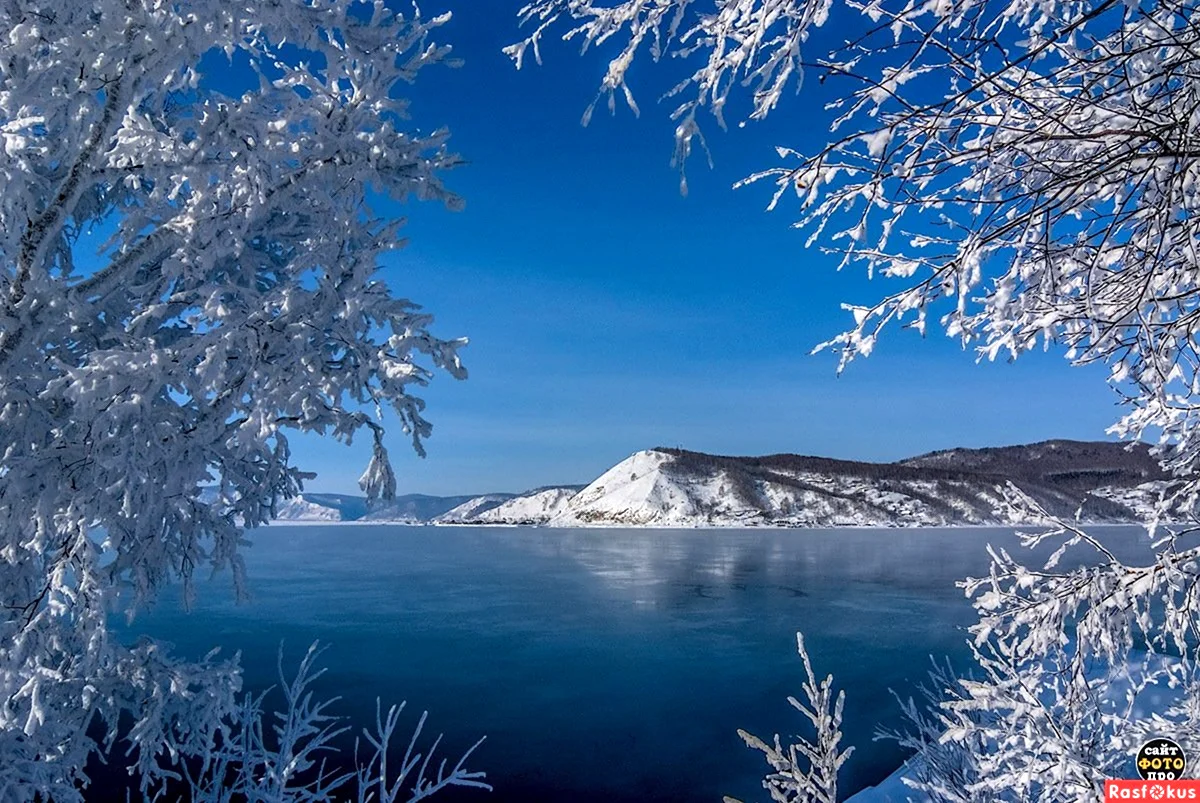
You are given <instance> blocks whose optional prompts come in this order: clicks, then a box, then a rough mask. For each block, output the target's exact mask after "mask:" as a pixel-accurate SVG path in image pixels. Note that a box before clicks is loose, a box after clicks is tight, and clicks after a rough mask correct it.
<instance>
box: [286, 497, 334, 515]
mask: <svg viewBox="0 0 1200 803" xmlns="http://www.w3.org/2000/svg"><path fill="white" fill-rule="evenodd" d="M275 521H342V513H341V511H340V510H338V509H337V508H333V507H326V506H325V505H319V504H317V503H316V502H310V501H308V500H307V499H305V498H304V497H303V496H296V497H293V498H291V499H288V500H286V501H283V502H280V503H279V507H278V508H277V509H276V514H275Z"/></svg>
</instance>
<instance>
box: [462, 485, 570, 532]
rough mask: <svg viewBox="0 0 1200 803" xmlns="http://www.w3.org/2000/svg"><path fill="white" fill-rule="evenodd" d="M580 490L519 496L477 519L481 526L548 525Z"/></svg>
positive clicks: (558, 490) (551, 491)
mask: <svg viewBox="0 0 1200 803" xmlns="http://www.w3.org/2000/svg"><path fill="white" fill-rule="evenodd" d="M578 490H579V489H578V488H545V489H543V490H540V491H535V492H533V493H529V494H525V495H524V496H518V497H516V498H515V499H509V500H508V501H506V502H504V503H502V504H500V505H497V506H496V507H494V508H492V509H491V510H486V511H484V512H483V513H480V514H479V515H477V516H476V517H475V519H476V521H478V522H480V523H481V524H546V523H548V522H550V521H551V520H552V519H554V518H556V517H557V516H559V515H561V514H562V513H563V512H565V511H566V509H567V504H568V503H569V502H570V500H571V498H572V497H574V496H575V494H576V492H577V491H578Z"/></svg>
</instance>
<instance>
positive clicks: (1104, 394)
mask: <svg viewBox="0 0 1200 803" xmlns="http://www.w3.org/2000/svg"><path fill="white" fill-rule="evenodd" d="M449 5H451V4H450V3H447V2H446V1H445V0H442V2H439V3H428V2H427V3H423V4H422V8H423V10H424V11H425V12H426V13H427V14H429V13H435V12H437V11H439V10H440V9H441V8H442V7H444V6H449ZM452 5H453V6H456V8H455V15H456V16H455V19H454V20H453V21H452V22H451V23H450V24H449V25H448V26H447V27H446V28H445V29H443V30H444V38H445V39H447V40H449V41H450V42H451V43H452V44H453V45H454V47H455V51H456V55H458V56H459V57H461V58H463V59H465V64H464V66H463V67H462V68H460V69H456V70H451V69H435V70H430V71H428V72H427V73H424V74H422V76H421V78H420V80H419V82H418V84H417V85H416V86H415V87H414V88H413V90H412V97H413V101H414V103H413V117H414V122H415V124H417V125H420V126H422V127H426V128H434V127H437V126H440V125H448V126H449V127H450V128H451V130H452V132H453V139H452V142H453V145H454V147H455V149H456V150H457V151H458V152H459V153H460V154H461V155H462V156H464V157H465V158H466V159H467V160H468V162H469V163H468V164H467V165H466V166H464V167H462V168H461V169H458V170H456V171H453V172H452V173H450V174H448V176H447V182H448V184H449V185H450V186H451V187H452V188H453V189H454V190H456V191H457V192H459V193H460V194H462V195H463V196H464V197H465V198H466V202H467V206H466V209H465V211H463V212H458V213H450V212H447V211H445V210H442V209H440V208H436V207H432V206H407V207H405V208H404V209H398V210H397V211H398V212H399V213H402V214H404V215H406V216H407V217H408V218H409V226H408V229H407V235H408V237H409V238H410V239H411V243H410V245H409V246H408V247H407V248H406V249H404V250H403V251H401V252H399V253H397V254H394V255H392V256H391V257H389V259H388V260H387V262H386V263H385V266H384V270H383V275H384V278H385V279H386V281H387V282H388V283H389V284H390V285H391V287H392V288H393V290H394V291H395V292H396V293H397V294H399V295H404V296H406V297H409V298H412V299H413V300H415V301H417V302H419V303H421V304H423V305H424V306H425V307H426V308H427V309H429V310H430V311H431V312H433V313H434V315H435V316H436V318H437V322H438V323H437V326H436V331H437V332H438V333H439V334H440V335H441V336H443V337H454V336H460V335H465V336H467V337H469V338H471V345H470V346H469V347H468V348H467V349H466V350H465V351H464V354H463V356H464V359H465V361H466V363H467V366H468V369H469V370H470V373H471V377H470V379H468V380H467V381H465V382H456V381H455V380H453V379H451V378H449V377H448V376H439V377H438V378H437V379H436V380H435V382H434V383H433V385H432V386H431V387H430V388H428V389H427V392H426V394H425V398H426V399H427V401H428V402H429V408H428V417H429V418H430V419H431V420H432V421H433V423H434V436H433V438H431V439H430V441H429V442H428V444H427V447H428V451H429V455H428V457H427V458H425V459H423V460H422V459H419V458H417V457H416V456H415V455H413V454H412V453H411V449H410V448H409V446H408V445H407V439H406V438H405V437H404V436H403V435H402V434H401V433H400V432H399V431H398V430H397V431H395V432H394V434H393V435H392V436H391V439H390V447H391V452H392V456H393V459H394V461H395V463H396V468H397V472H398V475H399V481H400V492H401V493H412V492H421V493H433V494H452V493H481V492H485V491H521V490H525V489H528V488H532V487H536V486H540V485H549V484H554V483H582V482H588V481H590V480H591V479H593V478H595V477H596V476H597V475H598V474H600V473H601V472H602V471H604V470H605V469H607V468H608V467H609V466H611V465H612V464H614V463H616V462H618V461H619V460H621V459H623V458H624V457H626V456H628V455H629V454H630V453H631V452H634V451H636V450H639V449H644V448H648V447H651V446H655V445H667V446H682V447H684V448H688V449H695V450H699V451H707V452H716V453H722V454H764V453H774V452H797V453H802V454H817V455H827V456H832V457H842V458H851V459H862V460H894V459H899V458H902V457H905V456H910V455H913V454H917V453H920V452H925V451H930V450H933V449H940V448H947V447H951V446H988V445H1002V444H1011V443H1023V442H1030V441H1036V440H1043V439H1046V438H1052V437H1063V438H1078V439H1101V438H1104V437H1106V436H1105V434H1104V429H1105V427H1106V426H1108V425H1109V424H1111V423H1112V422H1113V421H1115V420H1116V418H1117V417H1118V415H1119V412H1120V410H1119V408H1118V407H1116V406H1115V401H1116V397H1115V396H1114V395H1113V394H1112V392H1111V391H1109V390H1108V389H1107V387H1106V385H1105V384H1104V375H1105V374H1104V371H1103V369H1100V368H1095V369H1079V368H1070V367H1068V366H1067V364H1066V363H1065V362H1064V361H1063V360H1062V358H1061V357H1060V356H1058V355H1055V354H1041V353H1039V354H1033V355H1029V356H1028V357H1024V358H1022V359H1021V360H1020V361H1019V362H1017V363H1014V364H976V363H975V359H974V356H973V355H972V354H970V353H966V352H963V351H962V349H961V348H960V347H959V346H958V345H957V343H955V342H953V341H950V340H949V339H947V338H945V337H944V336H942V335H940V334H938V333H936V332H935V330H933V329H932V328H931V330H930V335H929V337H928V338H926V339H921V338H920V337H918V336H917V335H915V334H913V333H911V332H905V331H899V330H897V331H894V332H892V333H891V337H890V338H887V339H885V341H884V342H882V343H881V344H880V345H879V346H878V347H877V349H876V352H875V353H874V354H873V355H872V357H871V358H870V359H869V360H866V361H862V362H859V363H856V364H854V365H852V366H851V367H850V368H849V369H848V371H847V372H846V373H844V374H843V375H842V376H841V377H840V378H839V377H837V376H836V373H835V368H836V359H835V358H834V357H833V356H832V355H830V354H821V355H817V356H809V352H810V350H811V349H812V347H813V346H814V345H816V344H817V343H819V342H821V341H823V340H825V339H827V338H828V337H831V336H832V335H834V334H836V333H837V332H839V331H841V329H842V328H844V326H845V325H846V324H847V321H848V316H847V314H846V313H844V312H843V311H842V310H841V309H840V307H839V304H840V303H841V302H843V301H845V302H860V303H861V302H865V301H869V300H872V299H874V298H877V297H878V296H880V295H881V294H883V293H884V292H885V291H886V289H887V287H888V285H887V283H886V282H884V281H880V280H877V281H874V282H868V281H867V280H866V279H865V277H863V276H862V275H860V272H858V271H856V270H854V269H847V270H846V271H843V272H841V273H839V272H837V271H836V260H834V259H833V258H831V257H828V256H826V255H823V254H821V253H820V252H819V251H818V250H816V249H808V250H806V249H805V247H804V246H805V239H806V235H805V234H803V233H800V232H797V231H795V230H793V229H791V228H789V224H790V223H791V221H792V217H791V214H792V210H789V209H787V208H786V207H785V208H783V209H781V210H780V211H777V212H774V213H767V212H765V211H764V207H765V205H766V202H767V200H768V199H769V195H770V188H769V187H766V186H759V187H751V188H748V189H742V190H738V191H734V190H733V189H731V185H732V184H733V182H734V181H736V180H737V179H739V178H742V177H744V176H745V175H747V174H748V173H750V172H752V171H753V170H754V169H755V168H760V167H765V166H769V165H771V164H772V163H773V162H772V160H773V159H774V153H773V146H775V145H779V144H787V145H789V146H800V147H804V146H809V147H813V146H815V145H817V144H819V143H820V141H821V138H822V137H823V136H824V135H825V130H826V124H825V123H824V120H825V119H826V116H825V113H824V112H823V111H822V110H821V106H822V104H823V102H824V99H825V98H824V97H823V96H821V95H819V94H817V92H834V91H837V89H838V87H837V86H836V85H827V86H825V87H822V88H820V89H817V90H815V91H809V89H807V88H806V90H805V91H804V92H802V93H801V94H800V95H799V96H796V97H791V98H789V99H788V101H787V102H786V104H785V106H784V107H783V108H781V109H780V110H779V111H778V112H777V113H776V114H775V116H773V117H772V118H771V119H770V120H768V121H766V122H764V123H760V124H748V125H747V126H746V127H745V128H742V129H738V128H733V129H731V130H730V131H729V132H728V133H725V132H720V131H718V130H717V129H716V128H715V126H710V131H709V132H708V133H709V135H710V144H711V146H712V150H713V154H714V159H715V163H716V164H715V168H714V169H712V170H710V169H708V167H707V166H706V165H705V164H704V163H703V162H702V161H700V160H694V161H693V163H692V165H691V167H690V169H689V184H690V192H689V194H688V196H687V197H686V198H685V197H681V195H680V193H679V189H678V175H677V173H676V171H675V169H674V168H672V167H671V165H670V155H671V148H672V130H673V126H672V125H671V123H670V121H669V120H668V119H667V112H668V106H667V105H666V104H663V103H657V102H656V99H657V96H658V90H661V88H662V87H663V86H664V84H665V83H666V81H665V78H664V77H663V74H662V73H661V72H659V71H657V70H655V69H654V68H653V65H651V64H650V63H649V62H646V63H644V64H642V65H640V66H641V68H642V69H641V70H640V71H638V72H637V74H636V75H635V76H634V79H635V81H638V82H641V83H635V84H634V91H635V93H637V95H638V100H639V103H640V104H641V107H642V117H641V118H640V119H638V118H634V117H633V116H632V114H630V113H629V112H628V110H626V109H624V108H619V109H618V113H617V115H616V116H615V117H610V116H609V115H608V114H607V113H606V112H605V113H600V112H597V114H596V116H595V117H594V119H593V121H592V123H591V125H590V126H589V127H587V128H584V127H582V126H581V125H580V116H581V114H582V112H583V110H584V108H585V107H586V106H587V104H588V102H589V101H590V100H591V99H592V97H593V96H594V93H595V87H596V84H597V81H598V79H599V77H600V75H601V71H602V61H601V59H600V58H599V57H598V56H597V55H592V54H589V55H588V56H587V57H584V58H580V57H579V56H578V54H577V51H576V50H575V49H574V48H573V47H568V46H565V45H564V46H559V47H553V48H550V49H549V50H548V52H547V56H548V58H547V63H546V64H545V66H543V67H541V68H538V67H526V68H525V69H524V70H523V71H521V72H519V73H518V72H517V71H516V70H515V69H514V68H513V67H512V65H511V63H510V62H509V61H508V59H507V58H506V57H505V56H503V55H502V53H501V52H500V48H501V47H502V46H503V45H505V44H507V43H509V42H512V41H514V40H515V38H516V37H517V36H518V31H517V28H516V21H515V12H516V9H517V8H518V7H519V5H520V4H519V3H517V2H509V0H487V1H486V2H458V3H454V4H452ZM635 69H636V68H635ZM814 87H815V82H814ZM293 447H294V453H295V458H296V461H297V463H298V464H299V465H301V466H304V467H306V468H309V469H310V470H316V471H317V472H318V478H317V479H316V480H315V481H313V482H312V483H310V484H309V486H308V488H309V490H320V491H329V492H345V493H354V492H357V485H356V478H357V477H358V474H359V473H360V472H361V470H362V468H363V467H364V466H365V464H366V461H367V458H368V447H367V444H366V443H365V442H363V443H356V444H354V445H353V446H351V447H346V446H344V445H341V444H338V443H336V442H334V441H332V440H328V439H321V438H317V437H303V438H294V439H293Z"/></svg>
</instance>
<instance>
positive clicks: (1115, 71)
mask: <svg viewBox="0 0 1200 803" xmlns="http://www.w3.org/2000/svg"><path fill="white" fill-rule="evenodd" d="M521 18H522V20H523V21H524V23H525V24H526V26H527V31H528V33H527V37H526V39H525V40H524V41H522V42H521V43H519V44H517V45H514V46H512V47H511V48H509V52H510V54H511V55H512V56H513V57H514V59H515V60H516V62H517V64H518V65H520V64H521V63H522V61H523V60H524V58H525V56H526V54H527V52H528V51H530V49H532V50H533V53H534V54H535V55H536V56H537V57H538V58H539V59H540V58H542V57H543V56H544V50H545V47H546V38H547V37H548V36H549V35H550V33H551V32H552V31H561V36H562V37H563V38H565V39H568V40H575V41H579V42H581V43H582V44H583V46H584V47H585V48H586V47H602V46H607V45H610V43H613V42H615V43H616V47H617V54H616V55H615V56H614V57H612V58H611V60H610V61H609V63H608V68H607V72H606V74H605V76H604V79H603V81H602V83H601V91H602V93H606V94H607V95H608V97H609V100H610V103H612V102H614V98H615V96H616V94H618V93H625V94H628V92H627V83H626V78H627V76H628V74H629V72H630V70H631V69H632V68H633V66H632V65H633V64H635V63H636V62H637V58H638V56H639V54H645V56H646V57H649V58H651V59H655V60H657V59H661V58H665V57H666V56H668V55H670V56H674V57H676V58H677V59H679V60H681V61H682V62H683V63H685V64H688V65H690V68H691V72H690V73H688V74H687V77H685V78H684V80H683V81H682V82H681V83H679V84H678V85H676V86H674V87H672V88H670V89H669V90H668V91H667V92H666V95H667V96H668V97H670V98H672V103H673V104H674V105H673V106H672V108H673V111H672V115H673V117H674V119H675V125H676V128H675V139H676V152H677V158H684V157H686V155H687V154H688V153H689V152H690V149H691V143H692V141H693V139H695V138H696V137H697V136H699V132H700V127H701V123H702V115H701V114H700V113H701V112H707V113H709V116H711V117H712V118H713V119H714V120H715V121H716V122H717V123H718V124H719V125H721V126H724V125H725V123H726V118H727V117H728V115H729V114H730V113H731V112H730V109H731V108H734V107H735V104H734V101H735V100H736V96H737V95H738V93H739V92H745V93H746V94H747V95H748V96H749V101H750V102H749V104H748V105H747V106H746V107H745V111H744V112H742V113H741V114H739V116H742V117H744V118H745V119H761V118H764V117H766V116H768V115H769V114H771V113H772V112H773V111H774V110H776V109H777V108H778V107H779V106H780V104H781V102H782V98H783V90H784V89H786V88H788V87H793V88H799V86H800V81H801V78H802V77H803V76H804V75H805V74H806V73H815V74H816V75H817V77H818V78H820V79H821V80H822V81H823V82H826V83H827V84H828V85H829V86H831V87H839V88H841V89H842V92H841V94H840V95H838V96H836V99H835V100H834V101H833V102H832V105H831V107H830V110H831V131H830V136H829V139H828V141H827V143H826V144H825V145H824V146H817V147H815V148H810V149H797V148H787V147H781V148H780V149H779V154H780V157H781V163H780V164H779V165H778V166H774V167H770V166H768V167H766V168H765V169H763V170H761V171H759V172H758V173H756V174H755V175H753V176H751V177H749V178H748V179H747V181H751V182H752V181H767V182H772V183H774V184H775V187H776V193H775V196H774V200H773V201H772V204H771V206H772V208H774V207H776V206H778V205H779V204H781V203H783V202H784V200H785V198H786V197H788V196H792V197H794V199H795V201H796V203H797V205H798V208H799V217H798V221H797V225H798V226H800V227H802V228H805V229H807V230H808V231H809V232H810V234H811V237H810V240H809V244H810V245H811V244H814V243H819V244H820V245H821V246H823V247H825V248H829V249H832V250H835V251H837V252H839V253H841V254H842V255H843V259H844V262H845V263H857V264H860V265H862V266H863V267H864V268H865V269H866V270H867V271H868V273H870V274H873V275H880V276H882V277H884V278H885V279H886V280H887V281H888V284H889V286H891V287H892V289H889V290H887V291H885V293H884V295H883V298H882V299H880V300H878V301H875V302H873V303H856V304H852V305H848V306H847V309H848V310H849V311H850V312H851V313H852V314H853V317H854V321H853V325H852V327H851V328H850V329H849V330H848V331H846V332H845V333H843V334H842V335H840V336H837V337H835V338H833V339H832V340H830V341H829V342H827V343H825V344H824V346H823V347H825V348H830V349H833V350H835V351H837V352H838V353H839V354H840V356H841V364H842V366H843V367H844V366H845V365H846V364H847V363H848V362H850V361H851V360H853V359H854V358H855V357H859V356H866V355H868V354H870V353H871V350H872V349H873V347H874V344H875V342H876V340H877V338H878V337H879V335H880V334H881V333H882V331H883V330H884V329H885V328H887V326H889V325H891V324H900V325H904V326H909V327H913V328H915V329H917V330H918V331H921V332H924V331H925V329H926V325H927V319H928V317H929V316H930V315H933V316H934V317H935V319H938V318H940V321H941V324H942V326H943V328H944V329H945V330H946V332H947V333H948V334H949V335H951V336H953V337H956V338H959V339H961V340H962V342H963V343H964V345H970V346H973V347H974V348H976V349H977V352H978V354H979V355H980V357H981V358H984V359H996V358H999V357H1010V358H1011V357H1016V356H1019V355H1020V354H1023V353H1025V352H1026V351H1029V350H1030V349H1033V348H1035V347H1037V346H1039V345H1046V346H1048V345H1049V344H1051V343H1054V344H1058V345H1059V346H1061V348H1062V350H1063V351H1064V352H1065V354H1066V355H1067V357H1068V358H1069V359H1070V360H1071V361H1073V362H1074V363H1076V364H1082V363H1104V364H1107V365H1109V366H1110V369H1111V381H1112V384H1113V386H1114V387H1115V388H1116V389H1117V390H1118V391H1119V392H1120V393H1122V395H1123V397H1124V398H1125V399H1126V401H1127V402H1128V404H1129V406H1130V410H1129V412H1128V414H1127V415H1126V416H1125V417H1124V418H1123V419H1122V420H1121V422H1120V423H1119V424H1118V425H1117V426H1116V427H1115V431H1116V432H1118V433H1120V434H1122V435H1125V436H1129V437H1135V436H1141V435H1152V436H1154V437H1157V438H1159V440H1160V443H1161V445H1162V447H1163V454H1164V456H1165V457H1166V458H1167V459H1168V463H1169V465H1170V466H1171V467H1172V468H1175V469H1178V470H1180V471H1181V472H1182V473H1185V474H1192V473H1196V470H1197V469H1200V435H1198V434H1197V433H1198V432H1200V426H1198V422H1200V407H1198V406H1197V404H1196V401H1195V399H1196V396H1197V390H1198V389H1200V375H1198V373H1200V351H1198V350H1197V343H1198V342H1200V329H1197V324H1198V323H1200V313H1197V311H1196V307H1197V302H1198V299H1200V281H1198V276H1200V270H1198V269H1197V256H1196V255H1197V240H1198V237H1200V230H1197V228H1196V225H1197V224H1196V220H1197V219H1200V215H1197V214H1196V212H1197V210H1196V192H1195V186H1196V181H1197V179H1196V176H1197V170H1198V165H1200V145H1198V144H1197V142H1196V131H1195V119H1194V118H1195V112H1196V109H1197V108H1200V101H1198V100H1197V99H1198V98H1200V72H1198V69H1197V60H1196V55H1195V54H1196V53H1197V51H1198V50H1200V17H1198V16H1197V15H1196V13H1195V11H1194V9H1193V8H1192V7H1191V6H1189V5H1187V4H1186V3H1182V2H1177V0H1147V1H1146V2H1132V3H1118V2H1115V0H1088V1H1087V2H1080V1H1078V0H1068V1H1066V2H1037V3H1009V4H1005V3H999V4H997V3H982V2H977V1H976V0H968V1H967V2H956V3H918V4H913V3H907V2H902V0H896V2H892V0H845V2H842V3H836V4H835V3H833V2H832V0H619V1H612V2H599V0H534V2H531V3H530V4H529V5H528V6H526V8H525V9H524V10H523V12H522V14H521ZM830 20H836V21H837V30H838V31H839V34H840V37H841V38H839V34H834V33H833V32H832V31H830V32H824V31H821V29H822V28H823V27H824V26H825V25H826V23H827V22H829V21H830ZM830 27H831V28H832V25H831V26H830ZM844 31H849V32H850V34H849V36H848V38H847V37H846V35H845V34H844V33H841V32H844ZM804 126H805V132H806V133H807V131H808V129H809V128H810V127H811V122H810V118H809V117H808V116H805V117H804Z"/></svg>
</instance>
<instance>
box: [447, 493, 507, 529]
mask: <svg viewBox="0 0 1200 803" xmlns="http://www.w3.org/2000/svg"><path fill="white" fill-rule="evenodd" d="M512 498H513V497H512V494H484V495H483V496H476V497H475V498H473V499H470V500H468V501H466V502H463V503H462V504H461V505H458V506H457V507H454V508H452V509H450V510H448V511H446V512H445V513H443V514H442V515H440V516H438V517H437V518H435V519H434V520H433V521H434V523H436V524H468V523H473V522H475V521H476V520H477V519H478V518H479V517H480V516H481V515H483V514H484V513H487V512H488V511H490V510H492V509H494V508H496V507H499V506H500V505H502V504H504V503H505V502H507V501H508V500H510V499H512Z"/></svg>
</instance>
